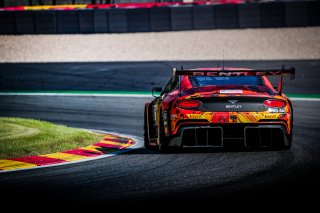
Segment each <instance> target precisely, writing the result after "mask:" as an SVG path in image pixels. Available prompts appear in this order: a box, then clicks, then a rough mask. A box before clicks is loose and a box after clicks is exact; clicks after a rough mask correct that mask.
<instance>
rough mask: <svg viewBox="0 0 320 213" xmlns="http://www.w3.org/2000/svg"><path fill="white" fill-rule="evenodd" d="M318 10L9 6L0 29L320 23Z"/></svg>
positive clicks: (317, 5)
mask: <svg viewBox="0 0 320 213" xmlns="http://www.w3.org/2000/svg"><path fill="white" fill-rule="evenodd" d="M101 7H102V6H100V8H101ZM319 11H320V2H319V1H301V2H271V3H248V4H223V5H205V4H200V5H190V4H187V5H179V6H176V5H168V6H160V7H154V6H153V7H149V6H146V7H138V8H128V7H119V8H105V9H94V7H92V8H90V9H88V8H86V9H73V10H11V11H10V10H5V11H0V34H55V33H63V34H71V33H127V32H158V31H179V30H203V29H237V28H269V27H301V26H320V13H319Z"/></svg>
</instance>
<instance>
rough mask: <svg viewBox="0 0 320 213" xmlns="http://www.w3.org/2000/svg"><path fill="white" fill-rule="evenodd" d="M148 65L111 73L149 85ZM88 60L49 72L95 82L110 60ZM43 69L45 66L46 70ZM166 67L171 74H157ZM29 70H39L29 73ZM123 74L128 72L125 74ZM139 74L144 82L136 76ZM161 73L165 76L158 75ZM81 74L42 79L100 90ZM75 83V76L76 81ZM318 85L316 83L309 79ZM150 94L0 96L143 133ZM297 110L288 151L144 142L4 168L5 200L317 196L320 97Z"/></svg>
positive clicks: (16, 104)
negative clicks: (158, 146) (148, 145)
mask: <svg viewBox="0 0 320 213" xmlns="http://www.w3.org/2000/svg"><path fill="white" fill-rule="evenodd" d="M197 63H201V62H197ZM243 63H244V62H243ZM246 63H249V62H246ZM261 63H262V62H261ZM263 63H266V62H263ZM273 63H277V62H273ZM295 63H297V64H299V63H302V64H301V66H302V67H303V66H304V65H305V66H306V67H308V66H309V67H312V66H315V65H314V64H316V65H317V66H315V67H316V70H319V63H318V62H314V61H313V62H295ZM303 63H304V64H303ZM150 64H152V63H146V64H143V63H139V66H138V67H139V69H138V68H137V72H136V73H137V74H136V75H137V76H133V75H132V76H127V73H128V72H129V71H123V73H124V74H123V75H121V74H119V72H122V71H121V70H120V71H119V72H115V71H114V75H111V74H110V76H117V78H116V79H114V81H115V82H119V85H118V88H121V89H123V90H130V85H131V84H129V83H128V85H126V86H125V85H122V84H120V82H121V81H128V80H129V79H133V82H134V85H136V86H137V87H138V88H140V89H141V90H144V89H145V88H147V87H149V84H148V83H146V82H148V81H146V82H145V81H144V79H147V78H148V77H147V76H146V75H144V74H143V73H148V70H151V67H152V66H151V65H150ZM159 64H160V65H161V66H162V65H163V66H164V67H168V66H170V63H169V62H168V63H165V62H161V63H160V62H159ZM191 64H192V65H194V64H193V63H191ZM255 65H257V64H255ZM3 66H4V67H8V66H11V67H14V65H1V66H0V67H3ZM17 66H18V65H17ZM23 66H24V67H25V66H27V65H23ZM32 66H33V67H32ZM41 66H45V65H44V64H42V65H40V67H41ZM57 66H62V65H57ZM73 66H75V64H74V65H73ZM77 66H79V67H80V68H79V69H80V70H84V68H83V67H82V66H81V65H77ZM86 66H88V67H87V68H90V69H92V68H93V70H87V71H86V72H85V71H83V72H81V71H79V70H77V71H70V70H61V69H58V68H55V69H56V70H60V71H59V72H58V71H57V72H55V73H52V72H51V74H50V75H51V78H50V80H57V79H60V80H61V81H64V82H65V83H66V81H68V82H69V80H68V79H67V78H66V76H70V75H71V77H70V78H75V77H74V75H76V74H77V73H80V74H79V75H80V76H92V79H98V80H93V81H100V80H99V77H97V76H99V75H97V76H96V77H95V78H93V77H94V76H93V74H91V72H96V73H99V72H98V69H101V70H108V67H109V64H100V66H97V64H95V65H93V66H89V65H86ZM113 66H117V67H118V69H120V68H119V67H121V66H122V67H123V69H124V68H126V67H130V66H132V67H133V66H134V67H135V66H136V64H135V63H134V64H130V63H128V64H127V65H125V64H118V65H117V64H114V65H113ZM195 66H197V64H196V65H195ZM52 67H53V65H50V67H48V70H50V69H53V68H52ZM54 67H56V66H54ZM143 67H144V68H143ZM15 69H18V68H15ZM29 69H30V70H37V69H39V66H37V65H30V67H29ZM0 72H1V75H2V76H5V77H2V79H8V78H9V77H7V76H11V77H10V79H13V78H14V77H12V75H11V74H10V73H5V72H6V71H5V69H1V71H0ZM22 72H24V71H22ZM37 72H38V74H41V73H42V71H41V70H38V71H37ZM44 72H45V71H44ZM152 72H153V71H152ZM306 72H307V71H306ZM13 73H14V72H13ZM101 73H102V74H103V75H104V77H107V76H109V75H107V74H106V73H104V72H102V71H101ZM167 74H169V73H166V74H163V75H162V74H161V75H160V74H159V75H160V76H165V75H167ZM318 75H319V72H310V73H309V75H308V76H318ZM28 76H29V77H30V76H33V77H34V78H37V77H38V75H31V74H30V75H28ZM100 76H101V75H100ZM120 77H123V79H121V80H119V78H120ZM130 77H132V78H130ZM139 77H140V78H141V81H140V83H138V80H137V79H139ZM30 78H31V77H30ZM30 78H27V79H25V83H26V85H29V86H24V88H23V89H34V88H32V87H33V86H34V84H35V83H36V82H37V81H35V82H30V81H31V79H30ZM110 78H111V77H110ZM162 78H164V77H161V78H160V79H162ZM80 79H82V80H79V81H80V82H81V81H86V80H87V81H88V83H87V84H80V83H79V84H77V85H78V88H75V87H76V85H73V86H70V85H69V86H68V85H65V86H64V85H62V84H60V85H54V84H50V82H51V81H50V80H48V79H44V80H43V86H44V87H46V89H49V88H50V89H54V88H52V87H59V88H60V87H66V89H67V88H68V89H70V88H71V89H87V88H88V90H92V89H99V88H93V86H94V85H93V84H92V85H91V84H90V80H91V79H85V78H81V77H80ZM153 79H155V81H156V82H154V84H159V83H160V82H161V81H158V78H157V77H155V76H153ZM20 80H21V81H22V79H20ZM57 81H58V80H57ZM101 81H102V80H101ZM314 81H316V80H314V79H312V78H308V79H307V82H310V84H308V83H307V84H306V85H304V84H303V85H304V86H305V87H303V88H297V87H299V86H297V85H295V84H294V83H292V86H291V88H292V91H300V92H301V93H312V92H313V91H314V90H316V91H319V86H318V84H316V83H315V82H314ZM12 82H13V81H12ZM70 82H74V81H71V80H70ZM111 83H112V81H109V83H108V84H106V87H103V88H102V87H101V89H102V90H107V89H106V88H109V87H112V86H111ZM145 84H148V85H145ZM290 84H291V83H290ZM312 84H315V85H316V87H315V88H313V89H312V90H310V89H309V85H312ZM50 85H51V86H50ZM90 85H91V86H92V88H91V87H90ZM112 85H117V83H114V84H112ZM298 85H299V84H298ZM18 86H19V81H18V83H17V82H16V85H15V86H12V87H13V88H10V89H18V88H17V87H18ZM4 87H5V88H6V89H9V88H8V87H10V85H9V84H7V86H4V84H2V83H1V88H2V89H4ZM89 87H90V88H89ZM19 89H21V88H19ZM117 90H120V89H117ZM292 93H293V92H292ZM147 100H148V99H147V98H116V97H45V96H0V116H17V117H27V118H37V119H43V120H47V121H52V122H55V123H61V124H67V125H69V126H74V127H83V128H91V129H99V130H107V131H115V132H119V133H125V134H132V135H135V136H138V137H142V123H143V104H144V102H145V101H147ZM294 109H295V111H294V113H295V117H294V124H295V127H294V139H295V144H294V146H293V148H292V149H291V150H290V151H264V152H261V151H249V152H248V151H245V152H243V151H241V150H222V151H221V150H215V149H213V150H194V149H191V150H183V151H182V152H178V153H175V152H173V153H168V154H159V153H158V152H157V151H148V150H145V149H144V148H141V149H137V150H133V151H131V152H129V153H127V154H122V155H118V156H115V157H112V158H108V159H100V160H95V161H90V162H83V163H77V164H71V165H64V166H59V167H52V168H44V169H39V170H38V169H37V170H29V171H19V172H13V173H3V174H0V189H1V197H2V198H1V199H2V201H3V202H15V203H16V202H19V203H21V202H22V203H23V202H24V201H25V202H37V203H43V202H45V203H52V202H55V203H56V204H57V203H58V204H61V203H71V204H88V203H97V204H121V203H128V202H130V203H141V204H142V203H143V202H146V201H148V202H154V203H156V204H161V202H162V201H166V202H170V203H175V204H181V205H185V204H186V203H187V204H188V203H189V204H197V205H205V204H207V205H208V204H210V205H211V204H212V205H215V204H217V203H218V201H219V202H220V201H221V200H223V201H230V202H231V201H232V202H234V201H244V202H246V203H251V202H253V201H258V202H261V203H270V202H271V203H274V202H284V203H286V202H294V201H296V202H301V201H306V200H308V201H312V200H313V199H314V200H316V199H317V196H315V195H316V194H318V192H319V189H320V187H319V186H320V185H319V183H318V182H319V178H320V143H319V138H320V126H319V117H318V116H319V114H320V102H301V101H296V102H294ZM190 201H192V202H190ZM78 207H79V205H78ZM100 207H101V206H100Z"/></svg>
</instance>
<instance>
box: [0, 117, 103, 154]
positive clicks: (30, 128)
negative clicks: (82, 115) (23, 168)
mask: <svg viewBox="0 0 320 213" xmlns="http://www.w3.org/2000/svg"><path fill="white" fill-rule="evenodd" d="M101 138H102V135H100V134H97V133H92V132H88V131H85V130H81V129H75V128H70V127H66V126H62V125H55V124H52V123H49V122H44V121H38V120H33V119H22V118H4V117H0V159H4V158H13V157H22V156H30V155H41V154H48V153H54V152H59V151H65V150H69V149H73V148H77V147H82V146H86V145H90V144H93V143H95V142H98V141H99V140H100V139H101Z"/></svg>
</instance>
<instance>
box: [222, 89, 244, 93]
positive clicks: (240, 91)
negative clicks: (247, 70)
mask: <svg viewBox="0 0 320 213" xmlns="http://www.w3.org/2000/svg"><path fill="white" fill-rule="evenodd" d="M220 93H222V94H227V93H236V94H241V93H243V90H241V89H222V90H220Z"/></svg>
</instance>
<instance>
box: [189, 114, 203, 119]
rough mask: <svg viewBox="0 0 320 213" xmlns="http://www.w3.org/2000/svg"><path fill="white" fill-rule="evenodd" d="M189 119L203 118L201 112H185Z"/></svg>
mask: <svg viewBox="0 0 320 213" xmlns="http://www.w3.org/2000/svg"><path fill="white" fill-rule="evenodd" d="M187 116H188V118H189V119H203V117H202V115H201V114H187Z"/></svg>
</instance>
